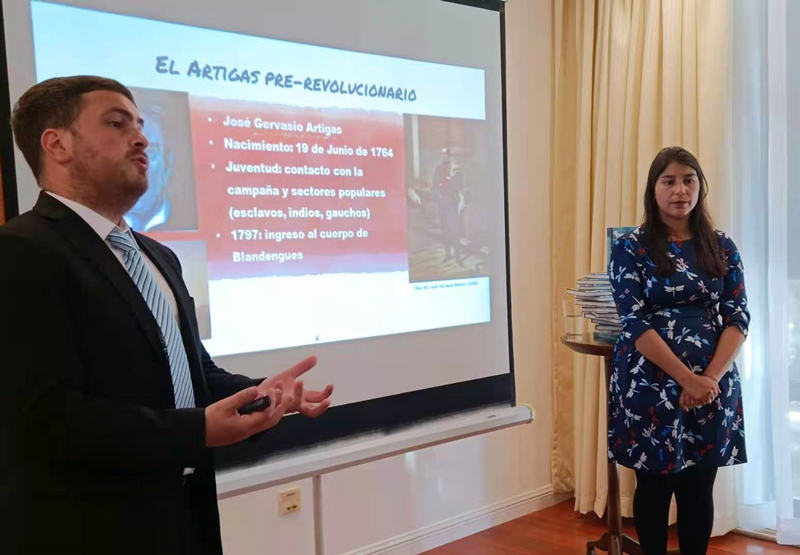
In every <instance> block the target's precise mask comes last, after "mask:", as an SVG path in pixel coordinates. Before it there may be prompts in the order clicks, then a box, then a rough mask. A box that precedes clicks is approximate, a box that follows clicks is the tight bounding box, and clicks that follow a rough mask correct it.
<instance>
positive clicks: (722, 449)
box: [608, 229, 750, 474]
mask: <svg viewBox="0 0 800 555" xmlns="http://www.w3.org/2000/svg"><path fill="white" fill-rule="evenodd" d="M717 236H718V239H719V245H720V248H721V249H722V253H723V255H724V258H725V260H726V264H727V274H726V275H725V276H724V277H721V278H713V277H710V276H709V275H707V274H706V273H704V272H703V271H702V269H701V268H699V267H698V265H697V260H696V257H695V248H694V241H692V240H688V241H682V242H673V243H670V252H669V253H668V254H669V255H670V256H671V257H672V258H673V259H674V261H675V264H676V267H677V269H676V271H675V272H674V273H673V274H672V275H670V276H669V277H666V276H665V277H659V276H656V275H654V270H655V265H654V263H653V261H652V259H651V258H650V256H648V254H647V250H646V249H645V248H644V246H643V245H642V243H641V242H640V240H641V238H642V236H641V231H640V229H636V230H634V231H633V232H631V233H628V234H626V235H623V236H622V237H620V238H619V239H618V240H617V241H616V243H615V244H614V247H613V249H612V252H611V261H610V263H609V268H608V273H609V277H610V279H611V286H612V290H613V294H614V300H615V302H616V304H617V311H618V312H619V315H620V318H621V320H622V324H623V332H622V334H621V335H620V337H619V339H618V340H617V342H616V344H615V345H614V368H613V372H612V375H611V382H610V384H609V396H608V399H609V401H608V457H609V459H610V460H612V461H614V460H615V461H617V462H618V463H619V464H621V465H623V466H627V467H630V468H634V469H637V470H642V471H647V472H656V473H665V474H666V473H674V472H680V471H681V470H683V469H684V468H687V467H689V466H694V465H699V466H705V467H718V466H724V465H731V464H739V463H743V462H745V461H746V455H745V445H744V421H743V414H742V393H741V382H740V379H739V372H738V370H737V368H736V364H733V365H732V366H731V368H730V369H729V370H728V371H727V373H726V374H725V375H724V376H723V377H722V379H721V380H720V382H719V387H720V390H721V394H720V395H719V396H718V397H717V398H716V399H715V400H714V401H713V402H712V403H711V404H709V405H705V406H702V407H699V408H696V409H692V410H690V411H688V412H684V411H683V410H681V408H680V407H679V406H678V398H679V396H680V393H681V387H680V386H679V385H678V384H677V383H676V382H675V380H673V379H672V378H671V377H670V376H669V375H668V374H667V373H666V372H664V371H663V370H661V369H660V368H658V367H657V366H655V365H654V364H653V363H651V362H650V361H649V360H647V359H646V358H644V356H642V355H641V354H640V353H639V351H637V350H636V346H635V342H636V340H637V339H638V337H639V336H640V335H641V334H642V333H644V332H645V331H647V330H651V329H652V330H655V331H656V332H657V333H658V334H659V335H660V336H661V338H662V339H663V340H664V341H665V342H666V343H667V345H668V346H669V347H670V349H672V352H674V353H675V354H676V355H677V356H678V358H680V359H681V360H682V361H683V362H684V363H685V364H686V366H687V367H688V368H690V369H691V370H692V371H694V372H696V373H700V372H702V371H703V370H705V368H706V366H707V365H708V363H709V361H710V360H711V358H712V357H713V356H714V350H715V349H716V346H717V341H718V340H719V337H720V335H721V334H722V330H723V329H725V328H726V327H728V326H738V327H739V329H740V330H741V331H742V333H744V334H745V335H746V334H747V328H748V324H749V320H750V314H749V312H748V310H747V297H746V295H745V288H744V276H743V273H742V261H741V258H740V256H739V251H738V250H737V249H736V245H734V244H733V241H731V239H730V238H729V237H727V236H726V235H725V234H723V233H721V232H717Z"/></svg>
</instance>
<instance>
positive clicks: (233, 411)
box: [205, 387, 292, 447]
mask: <svg viewBox="0 0 800 555" xmlns="http://www.w3.org/2000/svg"><path fill="white" fill-rule="evenodd" d="M264 395H269V397H270V400H271V401H272V402H271V404H270V406H269V407H267V408H266V409H264V410H263V411H257V412H254V413H252V414H244V415H243V414H239V412H238V410H237V409H238V408H239V407H241V406H243V405H246V404H247V403H249V402H250V401H255V400H256V399H258V398H259V397H263V396H264ZM291 401H292V399H291V397H290V396H285V395H283V394H282V391H281V390H280V389H278V388H265V389H263V390H261V389H259V388H257V387H248V388H247V389H243V390H241V391H239V392H238V393H234V394H233V395H231V396H230V397H225V398H224V399H222V400H220V401H217V402H216V403H214V404H212V405H209V406H207V407H206V411H205V414H206V447H221V446H223V445H230V444H231V443H236V442H238V441H242V440H243V439H247V438H248V437H250V436H251V435H253V434H257V433H259V432H263V431H264V430H267V429H269V428H272V427H273V426H275V425H276V424H277V423H278V422H279V421H280V419H281V418H282V417H283V415H284V413H285V412H286V410H287V408H288V407H289V404H290V403H291Z"/></svg>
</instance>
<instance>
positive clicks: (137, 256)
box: [106, 227, 195, 409]
mask: <svg viewBox="0 0 800 555" xmlns="http://www.w3.org/2000/svg"><path fill="white" fill-rule="evenodd" d="M106 240H107V241H108V242H109V243H110V244H111V246H112V247H115V248H117V249H119V250H121V251H122V260H123V261H124V262H125V269H126V270H127V271H128V274H129V275H130V276H131V279H132V280H133V282H134V283H135V284H136V287H138V288H139V291H141V292H142V297H144V300H145V302H146V303H147V306H148V307H150V311H151V312H152V313H153V316H154V317H155V319H156V322H158V327H159V328H161V342H162V345H164V346H165V347H166V350H167V356H168V357H169V369H170V373H171V374H172V390H173V392H174V394H175V407H176V408H179V409H182V408H191V407H194V406H195V404H194V391H193V390H192V376H191V374H190V373H189V361H188V359H187V358H186V350H185V349H184V346H183V339H182V338H181V330H180V328H179V327H178V323H177V322H176V321H175V317H174V316H173V315H172V310H170V307H169V303H167V299H166V298H165V297H164V294H163V293H162V292H161V289H159V287H158V284H157V283H156V281H155V279H153V274H152V273H150V269H149V268H148V267H147V262H145V260H144V257H143V256H142V255H141V253H139V246H138V245H137V244H136V241H135V240H134V238H133V236H132V235H131V234H130V232H125V231H122V230H121V229H119V228H116V227H115V228H114V229H113V230H112V231H111V233H109V234H108V237H107V238H106Z"/></svg>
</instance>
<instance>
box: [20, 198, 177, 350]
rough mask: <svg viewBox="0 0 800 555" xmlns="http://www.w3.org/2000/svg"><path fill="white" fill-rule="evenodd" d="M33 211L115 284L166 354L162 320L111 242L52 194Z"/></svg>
mask: <svg viewBox="0 0 800 555" xmlns="http://www.w3.org/2000/svg"><path fill="white" fill-rule="evenodd" d="M33 210H34V212H36V213H38V214H39V215H40V216H42V217H43V218H45V219H47V220H49V221H50V222H51V224H52V228H53V230H54V231H55V232H56V233H58V234H59V235H60V236H61V237H62V238H63V239H65V240H66V241H67V242H69V243H70V244H71V245H72V246H73V248H74V251H75V253H76V254H77V255H78V256H80V257H81V258H82V259H83V260H85V261H86V262H87V263H89V264H91V265H92V266H93V267H94V268H95V269H96V270H97V271H98V273H99V274H101V275H102V276H104V277H105V278H106V280H107V281H108V282H109V283H110V284H111V285H112V286H113V287H114V289H115V290H116V291H117V293H119V295H120V296H121V297H122V298H123V299H124V300H125V303H126V304H127V306H128V307H129V308H130V311H131V314H132V315H133V316H134V318H135V320H136V321H137V322H138V323H139V326H140V327H141V329H142V332H143V333H144V335H145V336H146V337H147V339H148V342H149V343H150V345H151V346H152V347H153V349H154V350H155V351H156V352H157V353H158V354H159V355H160V356H162V357H163V356H164V354H163V347H162V342H161V330H160V329H159V327H158V322H156V320H155V318H154V317H153V313H152V312H151V311H150V307H148V306H147V303H146V302H145V301H144V298H143V297H142V294H141V292H140V291H139V289H138V288H137V287H136V284H135V283H134V282H133V280H132V279H131V278H130V276H129V275H128V272H126V271H125V268H124V267H123V266H122V265H121V264H120V263H119V260H117V258H116V257H115V256H114V254H113V253H112V252H111V250H110V249H109V247H108V245H106V243H105V242H104V241H103V240H102V239H101V238H100V237H99V236H98V235H97V233H95V232H94V230H93V229H92V228H91V227H89V224H87V223H86V222H85V221H84V220H83V219H82V218H81V217H80V216H78V215H77V214H76V213H75V212H73V211H72V210H70V209H69V208H67V207H66V206H65V205H64V204H62V203H61V202H59V201H58V200H56V199H55V198H53V197H51V196H50V195H48V194H45V193H42V194H40V195H39V200H38V201H37V202H36V206H34V208H33Z"/></svg>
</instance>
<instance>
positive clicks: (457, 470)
mask: <svg viewBox="0 0 800 555" xmlns="http://www.w3.org/2000/svg"><path fill="white" fill-rule="evenodd" d="M550 17H551V16H550V7H549V2H548V1H547V0H512V1H511V2H509V3H508V5H507V8H506V64H507V91H508V93H507V94H508V105H507V108H508V173H509V175H508V182H509V218H510V224H509V233H510V248H511V286H512V302H513V305H512V319H513V333H514V360H515V372H516V385H517V400H518V402H520V403H528V404H531V405H532V406H533V407H534V409H535V411H536V419H535V421H534V422H533V423H532V424H528V425H524V426H518V427H516V428H512V429H508V430H502V431H499V432H494V433H490V434H486V435H484V436H479V437H474V438H469V439H465V440H460V441H456V442H453V443H450V444H447V445H440V446H437V447H432V448H429V449H424V450H421V451H417V452H415V453H410V454H406V455H402V456H397V457H392V458H389V459H385V460H382V461H377V462H373V463H369V464H366V465H362V466H358V467H354V468H350V469H347V470H342V471H339V472H335V473H332V474H329V475H326V476H324V477H323V479H322V496H323V522H324V542H325V552H326V553H328V554H338V553H345V552H350V551H357V552H373V551H387V552H388V551H391V552H392V553H416V552H418V551H421V550H425V549H429V548H432V547H435V546H436V545H439V544H441V543H443V542H446V541H451V540H453V539H456V538H459V537H463V536H464V535H468V534H471V533H473V532H475V531H478V530H480V529H483V528H486V527H488V526H492V525H494V524H497V523H499V522H503V521H505V520H509V519H511V518H516V517H518V516H521V515H523V514H526V513H528V512H531V511H533V510H537V509H540V508H543V507H544V506H547V505H549V504H551V503H552V502H553V501H554V499H553V498H552V496H551V494H550V436H551V433H552V418H551V412H552V394H551V369H550V366H551V357H550V345H551V342H552V340H553V338H552V335H551V332H550V329H549V325H548V324H549V318H550V316H549V314H550V311H551V309H552V307H551V303H550V268H549V260H550V257H551V252H550V240H549V227H550V214H549V212H548V207H549V205H550V199H549V193H548V187H547V183H548V179H549V175H548V172H549V157H550V154H549V148H548V137H549V125H550V121H549V110H550V51H551V37H550V32H549V28H550V26H549V21H550ZM298 485H299V486H300V487H301V490H302V497H303V508H302V510H301V511H300V512H299V513H296V514H293V515H288V516H283V517H279V516H278V503H277V493H278V491H280V490H283V489H286V488H288V487H291V486H290V485H286V486H281V487H278V488H273V489H264V490H260V491H256V492H253V493H248V494H245V495H241V496H236V497H232V498H228V499H224V500H221V501H220V504H219V505H220V515H221V519H222V534H223V543H224V545H225V552H226V554H227V555H256V554H259V555H261V554H266V553H280V554H284V553H285V554H292V555H295V554H297V555H305V554H310V553H313V551H314V539H313V520H312V511H311V507H312V505H311V500H312V497H311V482H310V480H304V481H301V482H299V483H298Z"/></svg>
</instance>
